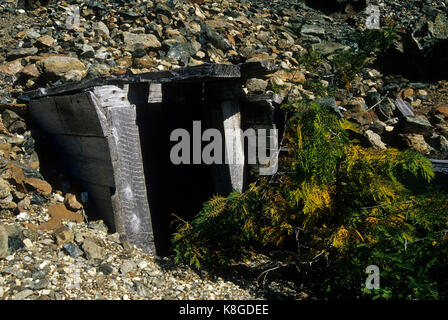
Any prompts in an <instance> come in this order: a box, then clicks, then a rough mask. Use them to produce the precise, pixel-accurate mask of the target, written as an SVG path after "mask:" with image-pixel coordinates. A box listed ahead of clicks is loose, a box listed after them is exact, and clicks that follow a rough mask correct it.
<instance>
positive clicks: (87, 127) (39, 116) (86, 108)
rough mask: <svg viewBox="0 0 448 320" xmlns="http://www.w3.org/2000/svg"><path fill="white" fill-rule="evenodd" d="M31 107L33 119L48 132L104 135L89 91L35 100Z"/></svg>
mask: <svg viewBox="0 0 448 320" xmlns="http://www.w3.org/2000/svg"><path fill="white" fill-rule="evenodd" d="M29 109H30V114H31V117H32V119H33V121H34V122H36V123H37V124H38V125H39V126H40V127H41V128H42V129H43V130H45V132H47V133H50V134H65V135H79V136H97V137H104V133H103V129H102V127H101V123H100V121H99V119H98V115H97V111H96V109H95V106H94V105H93V104H92V102H91V99H90V94H88V93H79V94H75V95H68V96H56V97H48V98H42V99H38V100H33V101H31V102H30V107H29Z"/></svg>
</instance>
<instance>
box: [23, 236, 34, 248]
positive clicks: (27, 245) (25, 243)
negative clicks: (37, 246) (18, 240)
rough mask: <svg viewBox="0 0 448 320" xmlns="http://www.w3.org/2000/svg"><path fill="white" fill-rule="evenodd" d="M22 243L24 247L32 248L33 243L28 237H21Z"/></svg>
mask: <svg viewBox="0 0 448 320" xmlns="http://www.w3.org/2000/svg"><path fill="white" fill-rule="evenodd" d="M23 244H24V245H25V247H27V248H28V249H30V248H32V247H33V246H34V245H33V242H32V241H31V240H30V239H28V238H26V239H23Z"/></svg>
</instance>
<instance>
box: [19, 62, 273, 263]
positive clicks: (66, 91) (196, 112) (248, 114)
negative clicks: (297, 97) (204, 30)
mask: <svg viewBox="0 0 448 320" xmlns="http://www.w3.org/2000/svg"><path fill="white" fill-rule="evenodd" d="M276 70H277V67H276V66H275V65H274V64H272V63H271V62H267V61H262V62H251V63H245V64H240V65H217V64H205V65H201V66H194V67H187V68H182V69H177V70H173V71H162V72H150V73H144V74H138V75H123V76H110V77H101V78H96V79H88V80H83V81H80V82H76V83H69V84H65V85H61V86H58V87H53V88H41V89H38V90H35V91H31V92H28V93H27V94H26V95H25V97H26V98H27V99H29V111H30V115H31V117H32V120H33V121H34V123H36V124H37V126H38V127H39V128H40V130H42V131H44V132H45V133H46V134H47V136H48V139H49V142H50V143H51V145H52V146H54V148H55V149H54V150H55V151H56V152H58V153H62V154H63V155H64V165H65V166H66V168H67V169H68V171H69V173H70V174H71V175H72V176H73V177H74V178H75V179H77V180H78V181H79V182H80V183H81V185H82V186H83V188H84V189H85V190H86V191H87V192H88V194H89V199H91V200H92V201H93V202H94V203H95V204H96V207H97V210H98V211H99V212H98V213H99V215H100V216H101V217H102V218H103V219H104V220H105V222H106V223H107V224H108V225H109V226H110V227H111V228H112V229H113V230H115V231H117V232H119V233H120V235H122V236H123V237H124V238H125V239H126V240H127V241H129V242H131V243H133V244H135V245H137V246H139V247H141V248H144V249H145V250H146V251H148V252H152V253H158V254H163V253H164V252H165V251H166V248H167V243H166V232H167V230H168V216H169V215H170V213H172V212H170V211H171V210H183V209H184V208H186V210H193V209H195V210H197V209H200V207H199V208H198V207H197V205H196V207H194V208H191V207H189V203H190V202H191V201H189V200H192V199H191V198H195V197H196V199H193V200H196V201H197V202H198V203H200V201H203V200H205V199H206V198H207V197H209V196H211V195H212V194H215V193H220V194H227V193H229V192H230V191H232V190H233V189H238V190H242V189H244V187H245V184H246V183H247V182H246V181H247V180H246V179H247V172H248V171H249V170H254V169H255V170H257V165H252V166H251V167H249V166H248V165H247V163H246V164H244V165H241V164H238V163H237V164H222V165H211V166H209V167H208V168H204V167H202V166H198V165H190V166H188V167H187V166H173V165H172V164H171V163H170V161H169V158H168V155H169V150H168V149H167V145H169V133H170V132H171V131H172V130H173V129H175V128H179V127H180V128H185V129H186V130H191V128H190V127H191V122H192V121H194V120H201V121H202V122H203V123H205V124H206V126H207V127H210V128H217V129H219V130H221V131H223V130H224V128H231V129H243V130H244V129H245V128H254V129H257V128H265V129H270V128H274V127H275V123H274V122H275V121H274V109H275V108H273V103H274V100H275V97H274V96H273V95H252V96H250V95H245V94H244V92H243V90H242V87H243V85H244V83H245V81H246V79H248V78H252V77H260V76H262V75H265V74H268V73H272V72H274V71H276ZM239 138H241V137H230V136H225V135H224V140H225V141H224V145H225V147H229V146H232V147H235V145H232V144H235V143H237V142H236V141H237V140H238V139H239ZM238 148H239V149H238ZM234 149H235V148H234ZM236 150H237V154H236V156H237V157H242V158H244V157H245V155H246V154H247V150H242V149H241V148H240V147H239V146H236Z"/></svg>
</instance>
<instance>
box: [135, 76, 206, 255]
mask: <svg viewBox="0 0 448 320" xmlns="http://www.w3.org/2000/svg"><path fill="white" fill-rule="evenodd" d="M146 88H147V86H146ZM140 90H144V88H143V87H142V88H140ZM140 92H141V91H140ZM161 93H162V97H163V98H162V99H161V100H162V101H159V102H154V101H152V102H151V103H139V104H137V125H138V127H139V132H140V143H141V151H142V158H143V165H144V172H145V181H146V189H147V196H148V202H149V207H150V212H151V217H152V225H153V229H154V230H157V232H155V233H154V241H155V246H156V250H157V252H158V254H160V255H163V254H166V253H167V252H168V248H169V239H170V235H171V230H170V227H169V226H170V222H171V221H172V219H173V216H172V214H173V213H174V214H176V215H177V216H179V217H181V218H182V219H185V220H190V219H191V218H192V217H193V216H194V215H195V214H197V213H198V212H199V211H200V210H201V208H202V204H203V203H204V202H205V201H206V200H208V199H209V198H210V197H211V196H212V195H213V191H214V188H213V177H212V171H211V167H210V166H209V165H204V164H193V163H192V159H190V164H177V165H175V164H173V163H172V161H171V159H170V151H171V148H172V147H173V146H174V145H175V144H177V143H178V142H177V141H170V135H171V133H172V132H173V130H175V129H185V130H186V131H188V133H189V135H190V138H191V139H190V143H191V144H192V143H193V141H192V139H193V121H201V123H204V121H202V120H203V116H202V115H203V110H204V108H205V107H206V106H205V105H204V100H203V84H202V82H195V83H178V84H171V83H168V84H163V85H162V86H161ZM150 99H151V98H150ZM203 130H204V128H203ZM190 158H192V150H191V149H190Z"/></svg>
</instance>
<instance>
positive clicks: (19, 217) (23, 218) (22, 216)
mask: <svg viewBox="0 0 448 320" xmlns="http://www.w3.org/2000/svg"><path fill="white" fill-rule="evenodd" d="M16 218H17V220H20V221H27V220H29V218H30V215H29V214H28V213H26V212H20V213H19V214H18V215H17V216H16Z"/></svg>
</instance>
